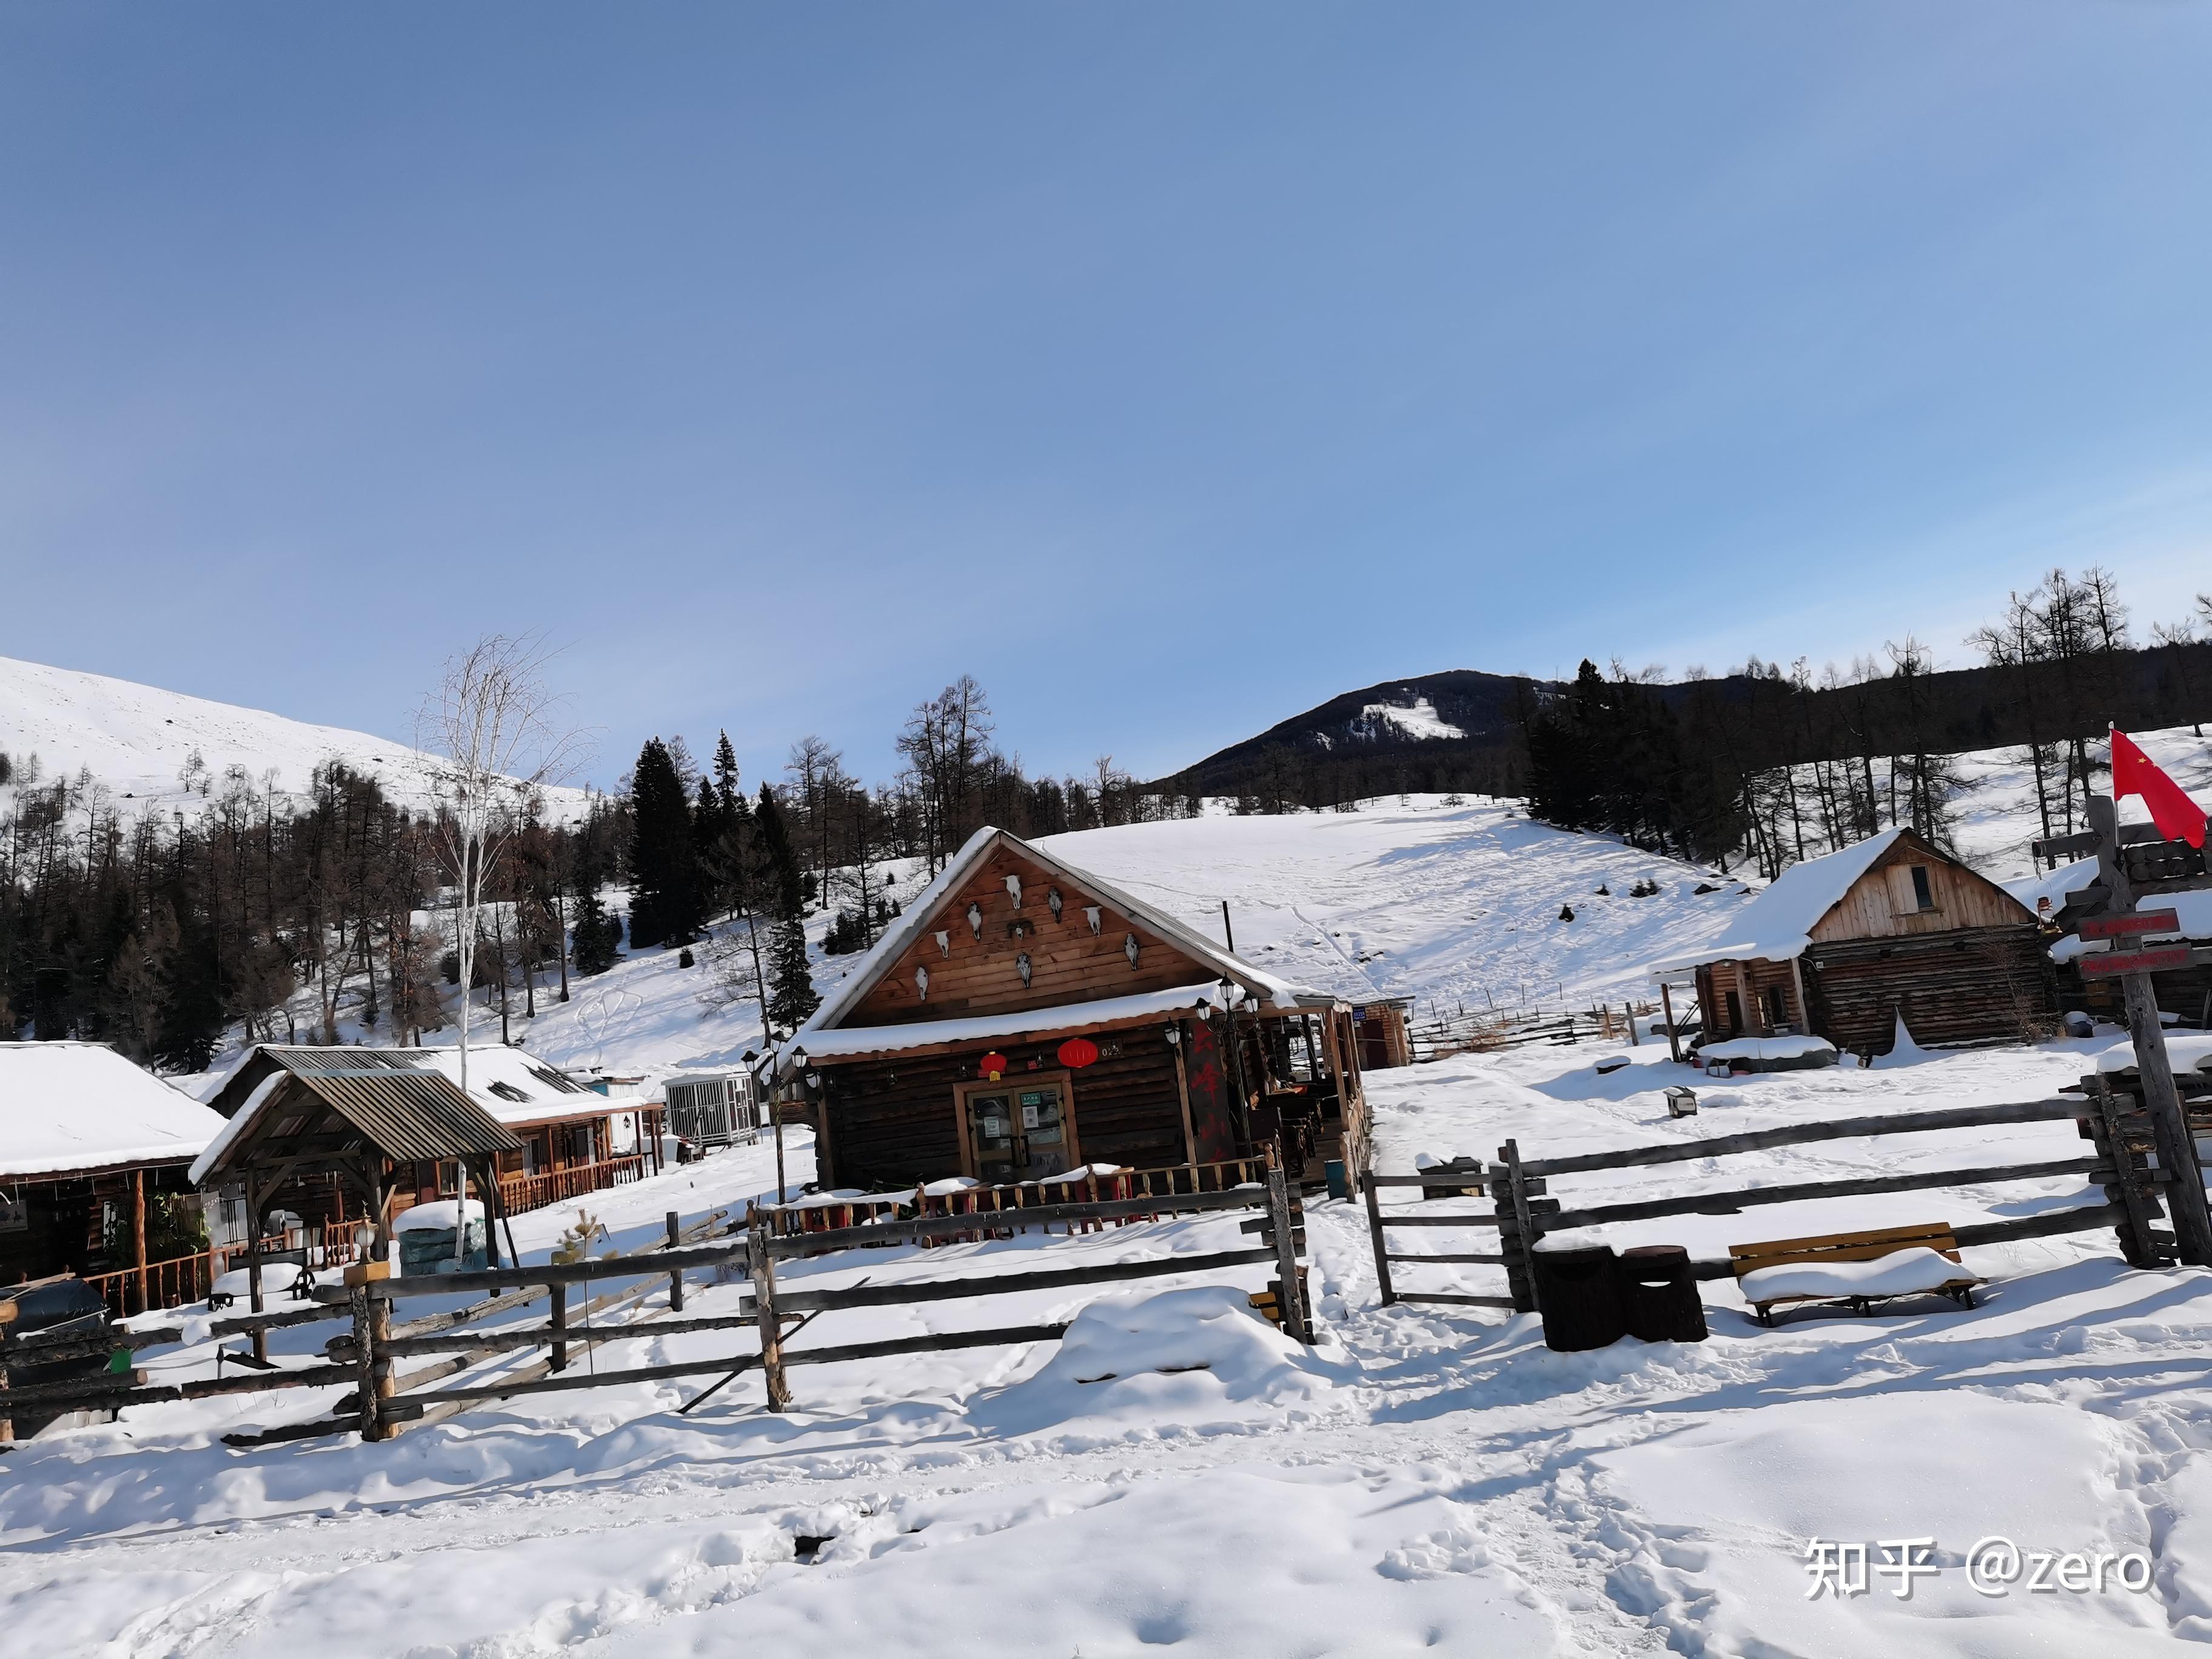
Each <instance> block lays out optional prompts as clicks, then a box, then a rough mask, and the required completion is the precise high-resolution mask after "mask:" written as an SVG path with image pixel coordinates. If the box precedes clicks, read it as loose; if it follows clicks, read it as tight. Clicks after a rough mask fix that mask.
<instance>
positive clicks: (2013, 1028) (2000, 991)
mask: <svg viewBox="0 0 2212 1659" xmlns="http://www.w3.org/2000/svg"><path fill="white" fill-rule="evenodd" d="M1803 960H1804V968H1805V986H1806V993H1807V994H1808V997H1809V998H1810V999H1811V1000H1812V1003H1813V1029H1814V1030H1815V1031H1817V1032H1818V1033H1819V1034H1820V1036H1824V1037H1826V1038H1827V1039H1828V1041H1830V1042H1832V1043H1834V1044H1835V1045H1836V1046H1837V1047H1838V1048H1850V1049H1855V1050H1857V1051H1858V1052H1861V1053H1873V1054H1886V1053H1887V1052H1888V1050H1889V1048H1890V1044H1891V1041H1892V1038H1893V1035H1894V1032H1895V1029H1896V1024H1897V1017H1898V1015H1899V1013H1900V1012H1901V1013H1902V1014H1903V1015H1904V1016H1905V1026H1906V1028H1907V1029H1908V1030H1911V1033H1912V1036H1913V1038H1914V1040H1915V1041H1916V1042H1923V1043H1936V1042H1981V1041H1993V1040H1998V1039H2002V1038H2007V1037H2011V1038H2022V1039H2024V1038H2026V1037H2027V1036H2028V1035H2029V1034H2030V1031H2031V1030H2032V1029H2033V1028H2036V1027H2038V1026H2039V1025H2041V1024H2042V1023H2043V1022H2046V1021H2048V1020H2049V1019H2051V1018H2052V1017H2053V1016H2054V1015H2055V1014H2056V1012H2057V998H2056V992H2055V985H2054V981H2053V976H2052V973H2051V960H2050V957H2048V956H2047V955H2046V954H2045V951H2044V946H2043V939H2042V935H2041V933H2040V932H2039V930H2038V929H2037V928H2036V927H2033V925H2027V926H2022V927H1981V928H1961V929H1959V930H1957V931H1954V932H1951V933H1929V934H1923V935H1921V936H1920V937H1918V938H1915V939H1887V940H1885V939H1863V940H1856V941H1853V942H1850V943H1848V944H1829V945H1814V946H1813V947H1812V949H1811V950H1809V951H1807V952H1806V953H1805V957H1804V959H1803Z"/></svg>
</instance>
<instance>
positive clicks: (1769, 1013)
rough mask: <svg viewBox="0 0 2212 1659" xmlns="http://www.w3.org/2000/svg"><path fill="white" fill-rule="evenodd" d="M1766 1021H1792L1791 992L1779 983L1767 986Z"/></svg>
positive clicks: (1783, 1023) (1777, 1023)
mask: <svg viewBox="0 0 2212 1659" xmlns="http://www.w3.org/2000/svg"><path fill="white" fill-rule="evenodd" d="M1766 1023H1767V1024H1769V1025H1787V1024H1789V1023H1790V993H1789V992H1788V991H1787V990H1785V989H1784V988H1783V987H1781V986H1779V985H1770V986H1768V987H1766Z"/></svg>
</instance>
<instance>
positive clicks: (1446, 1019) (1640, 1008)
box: [1406, 1002, 1689, 1064]
mask: <svg viewBox="0 0 2212 1659" xmlns="http://www.w3.org/2000/svg"><path fill="white" fill-rule="evenodd" d="M1656 1012H1659V1011H1658V1010H1657V1009H1656V1007H1655V1006H1653V1005H1651V1004H1650V1003H1648V1002H1644V1003H1629V1002H1622V1003H1619V1004H1613V1003H1602V1002H1601V1003H1595V1004H1593V1005H1592V1006H1589V1007H1588V1008H1583V1009H1560V1010H1559V1011H1558V1012H1541V1011H1539V1012H1520V1011H1516V1010H1503V1009H1468V1008H1461V1009H1459V1010H1458V1011H1457V1012H1448V1011H1439V1010H1438V1009H1437V1007H1436V1006H1435V1005H1434V1004H1433V1003H1432V1004H1431V1009H1430V1012H1429V1013H1428V1014H1427V1015H1426V1016H1425V1017H1424V1018H1420V1019H1419V1020H1417V1021H1409V1022H1408V1023H1407V1027H1406V1033H1407V1042H1409V1044H1410V1045H1411V1047H1412V1049H1413V1060H1414V1061H1415V1063H1416V1064H1420V1063H1425V1062H1426V1061H1429V1060H1443V1059H1446V1058H1449V1056H1451V1055H1453V1054H1468V1053H1475V1054H1486V1053H1492V1052H1494V1051H1496V1050H1498V1049H1501V1048H1527V1047H1528V1046H1529V1045H1530V1044H1532V1043H1539V1042H1543V1043H1550V1044H1552V1045H1553V1046H1555V1047H1559V1048H1566V1047H1570V1046H1571V1045H1573V1044H1576V1043H1581V1042H1626V1043H1630V1044H1632V1045H1633V1044H1636V1043H1639V1042H1643V1041H1644V1036H1645V1035H1646V1034H1645V1033H1644V1030H1642V1029H1641V1026H1640V1024H1639V1022H1646V1023H1648V1022H1649V1020H1650V1017H1651V1016H1652V1015H1653V1014H1655V1013H1656ZM1676 1024H1677V1029H1678V1030H1687V1029H1689V1028H1688V1026H1687V1025H1686V1024H1685V1023H1684V1022H1681V1021H1677V1022H1676ZM1651 1040H1652V1041H1653V1042H1665V1041H1666V1040H1667V1039H1666V1038H1665V1037H1664V1036H1653V1037H1652V1039H1651Z"/></svg>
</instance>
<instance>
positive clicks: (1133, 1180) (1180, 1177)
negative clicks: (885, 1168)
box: [762, 1158, 1267, 1246]
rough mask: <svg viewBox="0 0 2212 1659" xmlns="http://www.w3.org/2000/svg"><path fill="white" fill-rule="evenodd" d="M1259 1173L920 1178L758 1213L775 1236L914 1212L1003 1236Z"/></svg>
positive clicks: (1254, 1179) (1190, 1168)
mask: <svg viewBox="0 0 2212 1659" xmlns="http://www.w3.org/2000/svg"><path fill="white" fill-rule="evenodd" d="M1266 1174H1267V1164H1266V1163H1265V1161H1264V1160H1262V1159H1260V1158H1231V1159H1228V1160H1226V1161H1225V1162H1222V1163H1218V1164H1170V1165H1168V1166H1166V1167H1164V1168H1162V1169H1157V1170H1109V1171H1106V1172H1105V1173H1103V1174H1102V1173H1101V1172H1100V1171H1099V1170H1097V1169H1095V1168H1094V1169H1086V1170H1084V1171H1083V1172H1082V1173H1081V1174H1079V1175H1071V1176H1067V1177H1066V1178H1065V1179H1061V1180H1047V1181H1024V1182H1014V1183H1012V1184H1009V1185H1004V1186H992V1187H982V1186H977V1187H962V1188H956V1189H954V1190H951V1191H949V1192H936V1193H933V1192H931V1191H930V1190H929V1189H928V1188H927V1185H926V1184H925V1185H923V1186H921V1187H917V1188H915V1190H914V1191H913V1192H910V1193H876V1194H868V1195H866V1196H863V1197H854V1198H809V1199H802V1200H798V1201H797V1202H795V1203H791V1204H777V1205H763V1206H762V1212H763V1215H764V1216H765V1217H766V1218H767V1221H768V1224H769V1226H770V1227H771V1229H773V1231H775V1233H776V1235H777V1236H778V1237H796V1236H798V1235H799V1234H802V1233H821V1232H824V1231H829V1230H831V1229H833V1228H840V1227H852V1226H856V1225H861V1224H863V1223H873V1222H878V1221H896V1220H899V1219H901V1218H904V1217H908V1216H915V1215H940V1216H942V1215H972V1216H987V1217H989V1218H991V1219H992V1224H993V1225H990V1226H988V1227H979V1228H975V1229H971V1230H970V1231H968V1232H965V1233H962V1234H959V1235H957V1238H958V1239H959V1240H961V1241H963V1242H964V1241H966V1240H968V1239H970V1238H976V1237H984V1236H986V1235H987V1234H993V1233H995V1234H999V1235H1001V1236H1003V1235H1005V1234H1006V1233H1009V1232H1013V1231H1027V1230H1028V1229H1029V1228H1030V1227H1031V1226H1034V1225H1042V1224H1039V1223H1037V1222H1036V1221H1035V1220H1034V1219H1033V1218H1032V1217H1031V1213H1030V1212H1033V1211H1036V1210H1038V1209H1040V1208H1043V1207H1046V1206H1050V1205H1053V1204H1055V1203H1103V1202H1104V1201H1106V1200H1112V1199H1128V1198H1151V1197H1153V1196H1155V1195H1158V1196H1173V1195H1176V1194H1190V1193H1218V1192H1225V1191H1227V1190H1229V1189H1230V1188H1236V1187H1243V1186H1253V1185H1257V1184H1259V1183H1260V1182H1262V1181H1264V1179H1265V1178H1266ZM1150 1214H1151V1212H1145V1213H1144V1214H1142V1215H1138V1216H1133V1217H1130V1218H1129V1219H1140V1220H1141V1219H1149V1218H1150ZM1001 1218H1003V1219H1001ZM1094 1225H1095V1224H1094ZM947 1242H951V1241H950V1239H927V1238H925V1239H923V1240H921V1243H922V1244H924V1245H925V1246H927V1245H928V1244H931V1243H947Z"/></svg>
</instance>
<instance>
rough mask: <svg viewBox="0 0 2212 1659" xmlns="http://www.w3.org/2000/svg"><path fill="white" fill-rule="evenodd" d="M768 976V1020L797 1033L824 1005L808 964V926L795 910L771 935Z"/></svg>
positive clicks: (782, 919)
mask: <svg viewBox="0 0 2212 1659" xmlns="http://www.w3.org/2000/svg"><path fill="white" fill-rule="evenodd" d="M768 973H769V999H768V1017H769V1019H770V1020H772V1021H773V1022H774V1023H775V1024H777V1025H778V1026H780V1027H781V1028H782V1029H783V1030H787V1031H795V1030H798V1029H799V1027H800V1026H802V1025H804V1024H805V1023H806V1020H807V1018H808V1016H809V1015H811V1014H812V1013H813V1012H814V1011H815V1010H816V1009H817V1008H819V1007H820V1006H822V999H821V998H820V997H819V996H817V995H816V994H815V991H814V975H813V972H812V970H811V969H810V968H809V967H808V966H807V963H806V925H805V923H804V922H802V921H800V920H799V913H798V912H797V911H796V910H793V911H792V912H791V913H790V914H789V915H785V916H783V917H781V919H780V920H778V921H777V922H776V924H775V930H774V931H773V932H772V933H769V952H768Z"/></svg>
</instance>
